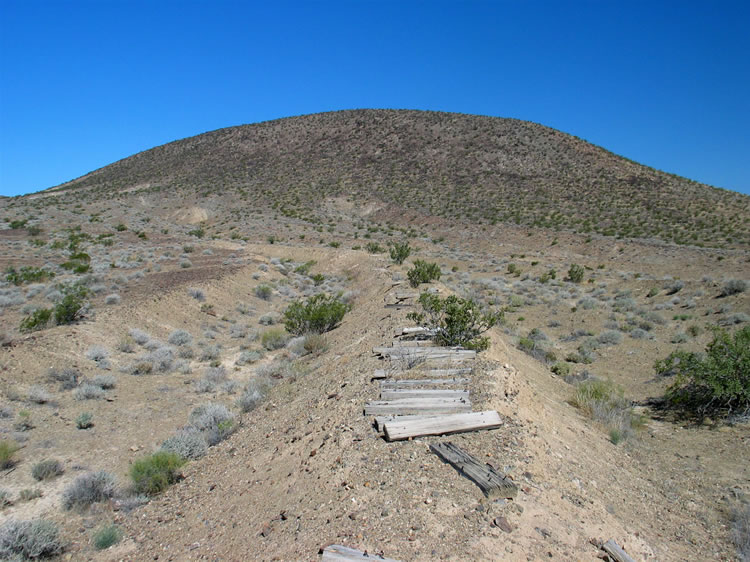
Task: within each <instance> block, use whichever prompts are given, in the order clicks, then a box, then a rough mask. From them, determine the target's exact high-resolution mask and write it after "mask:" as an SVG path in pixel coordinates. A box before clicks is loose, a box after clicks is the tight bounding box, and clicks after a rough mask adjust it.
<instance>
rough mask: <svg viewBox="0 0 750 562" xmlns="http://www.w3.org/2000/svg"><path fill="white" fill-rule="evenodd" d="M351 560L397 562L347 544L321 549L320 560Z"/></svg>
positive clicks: (331, 561) (325, 561) (333, 561)
mask: <svg viewBox="0 0 750 562" xmlns="http://www.w3.org/2000/svg"><path fill="white" fill-rule="evenodd" d="M351 560H368V561H369V562H377V561H380V562H398V560H394V559H393V558H384V557H383V556H380V555H379V554H374V553H373V554H370V553H368V552H363V551H361V550H356V549H354V548H349V547H348V546H342V545H340V544H332V545H329V546H327V547H325V548H324V549H323V556H322V558H321V561H322V562H348V561H351Z"/></svg>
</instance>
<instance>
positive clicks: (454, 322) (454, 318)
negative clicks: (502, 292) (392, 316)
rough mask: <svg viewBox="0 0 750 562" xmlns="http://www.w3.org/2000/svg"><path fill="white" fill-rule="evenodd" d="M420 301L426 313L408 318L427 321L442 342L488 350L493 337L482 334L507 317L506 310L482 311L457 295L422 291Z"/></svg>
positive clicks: (438, 341)
mask: <svg viewBox="0 0 750 562" xmlns="http://www.w3.org/2000/svg"><path fill="white" fill-rule="evenodd" d="M419 304H420V305H421V306H422V310H423V311H424V312H423V313H410V314H409V315H408V316H407V317H408V318H409V319H410V320H413V321H415V322H417V323H420V324H421V323H424V322H425V321H426V322H427V324H428V327H429V328H431V329H433V330H435V331H436V335H435V341H436V343H438V344H439V345H446V346H462V347H465V348H467V349H474V350H476V351H484V350H485V349H487V348H488V347H489V346H490V340H489V338H487V337H486V336H482V334H483V333H484V332H486V331H487V330H489V329H490V328H492V327H493V326H494V325H495V324H497V323H499V322H502V321H503V319H504V313H503V312H502V311H488V312H482V311H481V310H480V309H479V306H478V305H477V304H476V303H475V302H474V301H472V300H467V299H462V298H460V297H457V296H455V295H451V296H449V297H446V298H445V299H441V298H440V297H439V296H438V295H433V294H431V293H422V294H421V295H419Z"/></svg>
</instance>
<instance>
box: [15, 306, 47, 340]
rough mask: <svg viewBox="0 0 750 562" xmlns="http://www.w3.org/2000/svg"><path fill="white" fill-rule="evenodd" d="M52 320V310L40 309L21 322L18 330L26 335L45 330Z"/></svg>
mask: <svg viewBox="0 0 750 562" xmlns="http://www.w3.org/2000/svg"><path fill="white" fill-rule="evenodd" d="M51 318H52V309H51V308H39V309H37V310H35V311H34V312H32V313H31V314H29V315H28V316H27V317H26V318H24V319H23V320H21V325H20V326H19V327H18V330H19V331H20V332H21V333H24V334H26V333H29V332H36V331H38V330H43V329H44V328H46V327H47V324H49V321H50V319H51Z"/></svg>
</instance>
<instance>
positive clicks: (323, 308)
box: [284, 293, 351, 336]
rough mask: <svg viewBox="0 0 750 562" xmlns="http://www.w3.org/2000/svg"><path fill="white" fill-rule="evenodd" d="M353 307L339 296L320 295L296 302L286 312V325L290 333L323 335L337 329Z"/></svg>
mask: <svg viewBox="0 0 750 562" xmlns="http://www.w3.org/2000/svg"><path fill="white" fill-rule="evenodd" d="M350 308H351V306H350V305H348V304H346V303H344V302H342V301H341V300H340V299H339V297H338V296H331V295H325V294H323V293H320V294H318V295H315V296H312V297H310V298H309V299H308V300H307V301H305V302H302V301H294V302H292V303H291V304H290V305H289V306H288V307H287V309H286V310H285V311H284V325H285V326H286V329H287V331H288V332H289V333H291V334H295V335H298V336H300V335H303V334H307V333H317V334H322V333H324V332H328V331H329V330H332V329H333V328H335V327H336V326H337V325H338V324H339V322H341V320H342V319H343V318H344V315H345V314H346V313H347V312H348V311H349V310H350Z"/></svg>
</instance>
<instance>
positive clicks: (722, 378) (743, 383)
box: [654, 326, 750, 417]
mask: <svg viewBox="0 0 750 562" xmlns="http://www.w3.org/2000/svg"><path fill="white" fill-rule="evenodd" d="M654 369H655V370H656V373H657V374H658V375H661V376H675V377H676V378H675V380H674V382H673V383H672V384H671V385H670V386H669V388H667V392H666V398H667V401H668V402H669V403H670V404H671V405H672V406H675V407H676V408H678V409H679V410H682V412H683V413H685V414H687V415H695V416H699V417H703V416H706V415H709V414H710V415H721V416H728V415H731V414H734V413H739V414H744V413H747V412H748V411H750V326H746V327H745V328H742V329H741V330H737V331H736V332H735V333H734V334H730V333H729V332H727V331H726V330H722V329H720V328H715V329H714V338H713V340H712V341H711V342H710V343H709V344H708V346H707V347H706V351H705V353H694V352H688V351H682V350H678V351H675V352H673V353H670V354H669V356H668V357H666V358H665V359H662V360H660V361H657V362H656V363H655V364H654Z"/></svg>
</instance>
